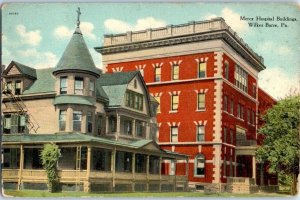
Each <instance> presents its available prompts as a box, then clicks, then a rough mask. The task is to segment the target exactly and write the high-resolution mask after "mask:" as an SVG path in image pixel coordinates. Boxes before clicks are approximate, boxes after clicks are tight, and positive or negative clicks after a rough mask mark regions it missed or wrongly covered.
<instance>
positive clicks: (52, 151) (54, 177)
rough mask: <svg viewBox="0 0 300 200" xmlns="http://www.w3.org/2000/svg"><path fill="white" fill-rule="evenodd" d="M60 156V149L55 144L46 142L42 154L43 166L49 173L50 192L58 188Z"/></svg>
mask: <svg viewBox="0 0 300 200" xmlns="http://www.w3.org/2000/svg"><path fill="white" fill-rule="evenodd" d="M60 156H61V153H60V149H59V148H58V146H57V145H55V144H45V145H44V148H43V150H42V152H41V154H40V157H41V160H42V164H43V167H44V169H45V170H46V173H47V178H48V190H49V192H56V191H57V190H58V185H59V183H58V173H57V161H58V159H59V157H60Z"/></svg>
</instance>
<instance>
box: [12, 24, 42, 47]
mask: <svg viewBox="0 0 300 200" xmlns="http://www.w3.org/2000/svg"><path fill="white" fill-rule="evenodd" d="M16 32H17V34H18V35H19V36H20V37H21V43H22V44H28V45H30V46H37V45H39V44H40V42H41V40H42V36H41V31H40V30H34V31H27V30H26V27H25V26H24V25H22V24H19V25H17V26H16Z"/></svg>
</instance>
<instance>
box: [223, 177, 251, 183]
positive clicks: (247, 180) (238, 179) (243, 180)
mask: <svg viewBox="0 0 300 200" xmlns="http://www.w3.org/2000/svg"><path fill="white" fill-rule="evenodd" d="M227 183H230V184H245V185H255V179H254V178H249V177H227Z"/></svg>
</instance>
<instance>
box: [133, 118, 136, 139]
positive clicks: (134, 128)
mask: <svg viewBox="0 0 300 200" xmlns="http://www.w3.org/2000/svg"><path fill="white" fill-rule="evenodd" d="M135 131H136V127H135V119H134V120H132V136H133V137H135V136H136V135H135V134H136V132H135Z"/></svg>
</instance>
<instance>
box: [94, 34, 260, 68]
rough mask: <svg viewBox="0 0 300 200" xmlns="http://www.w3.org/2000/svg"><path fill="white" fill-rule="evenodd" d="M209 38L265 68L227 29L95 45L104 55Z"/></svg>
mask: <svg viewBox="0 0 300 200" xmlns="http://www.w3.org/2000/svg"><path fill="white" fill-rule="evenodd" d="M208 40H223V41H225V42H226V43H227V44H228V45H230V46H231V47H232V48H233V49H234V50H235V51H236V52H237V53H238V54H239V55H241V56H242V57H243V58H244V59H245V60H247V61H248V62H249V63H250V64H251V65H252V66H253V67H254V68H255V69H256V70H258V71H261V70H263V69H265V66H264V64H263V63H262V62H261V60H259V59H258V58H257V55H254V54H253V53H251V52H250V51H249V50H248V49H247V47H245V46H244V45H243V44H242V43H241V42H240V41H238V40H237V39H235V37H234V35H232V33H231V32H230V31H228V30H226V29H224V30H217V31H209V32H204V33H193V34H189V35H181V36H177V37H169V38H162V39H156V40H147V41H141V42H131V43H125V44H120V45H110V46H102V47H95V50H96V51H97V52H99V53H101V54H102V55H109V54H114V53H123V52H129V51H138V50H143V49H150V48H157V47H163V46H173V45H178V44H188V43H195V42H202V41H208Z"/></svg>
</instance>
